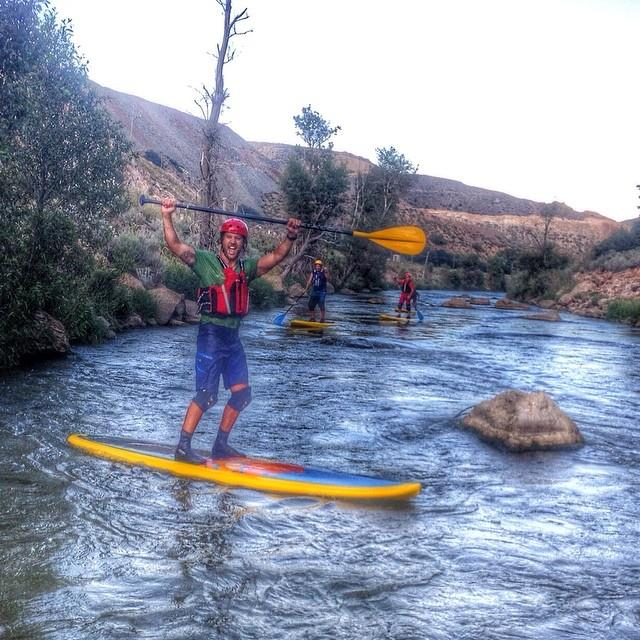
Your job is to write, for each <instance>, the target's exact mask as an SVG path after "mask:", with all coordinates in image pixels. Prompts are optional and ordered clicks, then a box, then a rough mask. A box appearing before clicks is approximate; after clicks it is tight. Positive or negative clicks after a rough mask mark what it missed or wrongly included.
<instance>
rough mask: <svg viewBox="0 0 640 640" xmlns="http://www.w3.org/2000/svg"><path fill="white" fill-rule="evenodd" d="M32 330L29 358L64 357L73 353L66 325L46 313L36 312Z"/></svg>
mask: <svg viewBox="0 0 640 640" xmlns="http://www.w3.org/2000/svg"><path fill="white" fill-rule="evenodd" d="M32 328H33V334H32V336H33V337H32V340H31V345H30V350H29V354H28V355H29V356H36V355H43V356H63V355H65V354H67V353H69V351H71V346H70V344H69V338H68V337H67V332H66V331H65V328H64V325H63V324H62V322H60V321H59V320H57V319H56V318H54V317H53V316H50V315H49V314H48V313H46V312H45V311H36V313H35V314H34V316H33V325H32Z"/></svg>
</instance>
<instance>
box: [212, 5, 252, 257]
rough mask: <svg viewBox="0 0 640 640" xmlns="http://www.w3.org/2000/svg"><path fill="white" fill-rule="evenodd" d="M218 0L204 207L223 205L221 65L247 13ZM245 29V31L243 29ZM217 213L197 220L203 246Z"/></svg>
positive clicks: (229, 54) (214, 233)
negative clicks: (220, 24)
mask: <svg viewBox="0 0 640 640" xmlns="http://www.w3.org/2000/svg"><path fill="white" fill-rule="evenodd" d="M218 4H219V5H220V6H221V7H222V9H223V10H224V30H223V34H222V43H221V44H219V45H218V47H217V63H216V74H215V87H214V90H213V92H212V93H211V92H209V91H207V89H206V88H205V89H204V96H203V97H204V100H205V104H206V107H207V109H208V111H209V113H208V116H207V118H206V120H207V122H206V125H205V128H204V134H203V143H202V157H201V159H200V171H201V174H202V182H203V189H202V195H201V200H202V204H204V205H205V206H207V207H220V206H221V205H222V189H221V184H220V172H221V167H222V155H223V154H222V147H221V136H220V113H221V112H222V106H223V104H224V101H225V100H226V99H227V97H228V94H227V91H226V89H225V88H224V65H225V64H226V63H227V62H230V61H231V60H232V59H233V55H234V52H233V51H231V50H230V49H229V43H230V40H231V38H232V37H233V36H235V35H244V34H239V33H238V31H237V30H236V29H237V24H238V22H240V21H242V20H246V19H247V18H248V17H249V16H248V14H247V10H246V9H243V10H242V11H241V12H240V13H238V14H237V15H235V16H234V17H233V18H232V17H231V11H232V0H218ZM244 33H247V32H244ZM218 222H219V221H218V216H213V215H209V214H206V216H204V217H203V218H202V219H201V221H200V243H201V245H202V246H203V247H204V248H207V249H212V248H213V247H214V246H215V243H216V239H217V228H218Z"/></svg>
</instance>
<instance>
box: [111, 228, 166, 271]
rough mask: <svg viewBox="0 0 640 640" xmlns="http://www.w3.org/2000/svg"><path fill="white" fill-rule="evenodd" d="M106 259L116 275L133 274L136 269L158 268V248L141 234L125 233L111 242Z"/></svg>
mask: <svg viewBox="0 0 640 640" xmlns="http://www.w3.org/2000/svg"><path fill="white" fill-rule="evenodd" d="M108 257H109V261H110V262H111V265H112V266H113V268H114V269H116V271H118V273H135V270H136V268H141V267H152V268H158V265H159V247H158V246H156V241H155V240H153V239H151V238H149V237H146V236H145V235H143V234H134V233H131V232H129V231H125V232H124V233H121V234H120V235H119V236H118V237H117V238H114V239H113V240H112V242H111V245H110V247H109V251H108Z"/></svg>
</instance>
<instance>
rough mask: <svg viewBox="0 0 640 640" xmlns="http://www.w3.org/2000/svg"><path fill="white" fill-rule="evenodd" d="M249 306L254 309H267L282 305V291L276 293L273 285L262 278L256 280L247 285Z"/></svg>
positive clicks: (283, 296) (283, 298)
mask: <svg viewBox="0 0 640 640" xmlns="http://www.w3.org/2000/svg"><path fill="white" fill-rule="evenodd" d="M249 294H250V299H251V306H252V307H253V308H254V309H269V308H270V307H274V306H277V305H282V304H284V301H285V295H284V292H283V291H276V290H275V289H274V288H273V285H272V284H271V283H270V282H269V281H268V280H265V279H264V278H258V279H257V280H254V281H253V282H252V283H251V284H250V285H249Z"/></svg>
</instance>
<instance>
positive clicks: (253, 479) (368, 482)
mask: <svg viewBox="0 0 640 640" xmlns="http://www.w3.org/2000/svg"><path fill="white" fill-rule="evenodd" d="M67 442H68V443H69V444H70V445H71V446H73V447H76V448H78V449H81V450H82V451H84V452H86V453H89V454H91V455H94V456H97V457H99V458H107V459H109V460H116V461H118V462H126V463H128V464H132V465H137V466H143V467H149V468H151V469H158V470H160V471H166V472H168V473H172V474H173V475H176V476H181V477H184V478H191V479H193V480H206V481H208V482H215V483H216V484H221V485H228V486H232V487H243V488H245V489H255V490H257V491H267V492H271V493H280V494H291V495H298V496H320V497H323V498H341V499H351V500H406V499H408V498H412V497H413V496H416V495H418V493H420V489H421V488H422V487H421V485H420V483H419V482H395V481H393V480H383V479H382V478H373V477H369V476H359V475H353V474H350V473H340V472H338V471H330V470H328V469H316V468H313V467H305V466H302V465H298V464H291V463H287V462H277V461H274V460H262V459H259V458H246V457H235V458H224V459H219V460H210V464H209V466H206V465H199V464H190V463H188V462H177V461H176V460H174V459H173V452H174V448H175V447H173V446H170V445H165V444H157V443H153V442H144V441H140V440H129V439H126V438H115V437H109V436H86V435H82V434H79V433H73V434H71V435H70V436H69V437H68V438H67ZM198 453H199V454H201V455H202V456H203V457H206V455H207V454H206V453H205V452H201V451H199V452H198Z"/></svg>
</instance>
